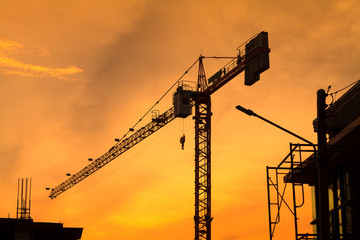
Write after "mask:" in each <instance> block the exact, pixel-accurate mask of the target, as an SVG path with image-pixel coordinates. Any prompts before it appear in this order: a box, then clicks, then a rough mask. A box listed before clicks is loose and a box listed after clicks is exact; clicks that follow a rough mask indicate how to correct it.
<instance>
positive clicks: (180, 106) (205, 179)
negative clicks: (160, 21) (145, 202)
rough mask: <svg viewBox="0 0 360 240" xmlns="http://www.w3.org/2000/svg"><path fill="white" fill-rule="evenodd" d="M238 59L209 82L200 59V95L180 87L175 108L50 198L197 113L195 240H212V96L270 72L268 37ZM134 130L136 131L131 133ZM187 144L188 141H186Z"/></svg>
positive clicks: (254, 41)
mask: <svg viewBox="0 0 360 240" xmlns="http://www.w3.org/2000/svg"><path fill="white" fill-rule="evenodd" d="M237 50H238V54H237V56H236V57H234V58H232V59H231V60H230V61H229V62H228V63H227V64H226V65H225V66H224V67H222V68H221V69H220V70H219V71H218V72H216V73H215V74H214V75H213V76H212V77H210V78H209V79H206V76H205V70H204V66H203V59H204V58H205V57H204V56H200V57H199V59H198V62H199V70H198V81H197V89H196V91H192V90H187V89H185V88H183V86H181V85H179V86H178V88H177V90H176V92H175V93H174V96H173V104H174V105H173V107H171V108H170V109H168V110H167V111H165V112H164V113H162V114H159V115H157V116H156V117H153V119H152V121H151V122H149V123H148V124H147V125H145V126H143V127H142V128H140V129H139V130H137V131H134V133H133V134H132V135H130V136H129V137H127V138H124V139H121V140H119V141H118V142H117V143H116V144H115V145H114V146H112V147H111V148H110V150H109V151H108V152H106V153H105V154H103V155H102V156H100V157H99V158H97V159H95V160H94V161H92V163H90V164H89V165H88V166H86V167H85V168H83V169H82V170H80V171H79V172H78V173H76V174H74V175H72V176H71V177H70V178H68V179H67V180H66V181H64V182H62V183H61V184H59V185H58V186H57V187H55V188H52V189H51V193H50V195H49V197H50V198H51V199H54V198H56V197H57V196H59V195H60V194H61V193H63V192H65V191H66V190H68V189H69V188H71V187H73V186H75V185H76V184H77V183H79V182H81V181H82V180H84V179H86V178H87V177H89V176H90V175H91V174H93V173H95V172H96V171H97V170H99V169H100V168H102V167H104V166H105V165H106V164H108V163H110V162H111V161H113V160H114V159H115V158H117V157H119V156H120V155H121V154H123V153H124V152H126V151H127V150H129V149H130V148H132V147H134V146H135V145H136V144H137V143H139V142H141V141H142V140H144V139H146V138H147V137H149V136H150V135H151V134H153V133H154V132H156V131H157V130H159V129H160V128H162V127H164V126H165V125H167V124H168V123H170V122H171V121H172V120H174V119H175V118H177V117H180V118H186V117H188V116H190V115H191V114H192V108H194V109H195V115H194V117H193V118H194V120H195V216H194V222H195V240H211V222H212V219H213V217H212V216H211V115H212V113H211V99H210V96H211V95H212V94H213V93H215V92H216V91H217V90H219V89H220V88H221V87H222V86H224V85H225V84H226V83H228V82H229V81H230V80H231V79H233V78H234V77H236V76H237V75H239V74H240V73H241V72H243V71H245V85H248V86H251V85H252V84H254V83H255V82H257V81H258V80H259V79H260V74H261V73H262V72H264V71H266V70H267V69H268V68H269V52H270V49H269V47H268V33H267V32H261V33H259V34H256V35H255V36H253V37H252V38H250V39H249V40H248V41H246V42H245V43H244V44H242V45H241V46H240V47H239V48H238V49H237ZM131 130H133V129H131ZM184 140H185V139H184Z"/></svg>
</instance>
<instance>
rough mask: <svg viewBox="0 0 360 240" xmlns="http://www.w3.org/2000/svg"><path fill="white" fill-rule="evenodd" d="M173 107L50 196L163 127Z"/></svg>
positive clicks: (63, 190) (172, 112)
mask: <svg viewBox="0 0 360 240" xmlns="http://www.w3.org/2000/svg"><path fill="white" fill-rule="evenodd" d="M174 118H175V117H174V107H172V108H170V109H169V110H167V111H166V112H165V113H163V114H161V115H160V116H159V117H157V118H156V119H153V120H152V121H151V122H150V123H149V124H147V125H146V126H144V127H142V128H141V129H139V130H138V131H136V132H135V133H134V134H132V135H131V136H130V137H128V138H126V139H124V140H122V141H121V142H118V143H117V144H115V145H114V146H113V147H111V148H110V150H109V151H108V152H107V153H105V154H104V155H102V156H101V157H99V158H97V159H96V160H95V161H94V162H92V163H91V164H89V165H88V166H86V167H85V168H83V169H82V170H81V171H79V172H78V173H76V174H74V175H73V176H71V177H70V178H69V179H67V180H66V181H65V182H63V183H61V184H60V185H58V186H57V187H55V188H53V189H51V193H50V196H49V197H50V198H51V199H53V198H56V197H57V196H58V195H59V194H61V193H63V192H65V191H66V190H68V189H69V188H71V187H72V186H74V185H76V184H77V183H79V182H81V181H82V180H84V179H85V178H87V177H88V176H90V175H91V174H93V173H94V172H96V171H97V170H99V169H100V168H102V167H103V166H105V165H106V164H108V163H109V162H111V161H112V160H114V159H115V158H117V157H118V156H120V155H121V154H123V153H124V152H126V151H127V150H129V149H130V148H132V147H133V146H135V145H136V144H137V143H139V142H141V141H142V140H144V139H145V138H147V137H148V136H150V135H151V134H153V133H154V132H156V131H157V130H159V129H160V128H162V127H164V126H165V125H166V124H168V123H169V122H171V121H172V120H173V119H174Z"/></svg>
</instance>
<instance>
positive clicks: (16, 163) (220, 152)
mask: <svg viewBox="0 0 360 240" xmlns="http://www.w3.org/2000/svg"><path fill="white" fill-rule="evenodd" d="M0 6H1V7H0V29H1V31H0V104H1V108H0V136H1V138H0V186H1V188H0V196H1V200H0V217H8V216H9V214H10V217H15V215H16V197H17V181H18V178H21V177H31V178H32V182H33V186H32V202H31V204H32V207H31V216H32V218H33V219H34V220H35V221H48V222H62V223H64V226H65V227H83V228H84V232H83V237H82V239H84V240H108V239H119V240H120V239H126V240H143V239H148V240H165V239H166V240H168V239H172V240H183V239H193V238H194V222H193V216H194V122H193V120H192V118H191V117H188V118H187V119H186V120H180V119H176V120H174V121H173V122H172V123H170V124H169V125H167V126H166V127H164V128H163V129H161V130H159V131H158V132H157V133H155V134H154V135H152V136H151V137H149V138H148V139H146V140H144V141H143V142H142V143H140V144H139V145H137V146H136V147H134V148H133V149H131V150H129V151H128V152H126V153H125V154H124V155H122V156H120V157H119V158H118V159H116V160H115V161H113V162H112V163H110V164H109V165H107V166H106V167H104V168H103V169H101V170H100V171H98V172H97V173H95V174H94V175H92V176H90V177H89V178H88V179H86V180H84V181H83V182H81V183H79V184H78V185H76V186H75V187H73V188H72V189H70V190H68V191H66V192H65V193H63V194H62V195H60V196H59V197H58V198H56V199H54V200H51V199H50V198H49V197H48V195H49V193H50V192H49V191H46V190H45V188H47V187H50V188H53V187H55V186H57V185H58V184H60V183H61V182H62V181H64V180H66V179H67V177H66V173H72V174H74V173H76V172H78V171H79V170H81V169H82V168H83V167H85V166H86V165H87V164H88V163H89V162H88V161H87V159H88V158H97V157H99V156H101V155H102V154H103V153H105V152H106V151H108V150H109V148H110V147H111V146H112V145H113V144H114V143H115V142H114V138H121V137H122V136H123V135H124V134H125V133H126V132H127V130H128V129H129V128H130V127H131V126H132V125H133V124H134V123H135V122H137V121H138V120H139V118H141V117H142V115H143V114H144V113H145V112H146V111H147V110H148V109H149V108H150V107H151V106H152V105H153V104H154V103H155V102H156V101H157V100H158V99H159V98H160V97H161V96H162V94H164V93H165V92H166V91H167V90H168V89H169V88H170V86H172V85H173V83H174V82H176V81H177V80H178V78H179V77H180V76H181V75H182V74H183V73H184V72H185V71H186V70H187V69H188V68H189V67H190V66H191V65H192V64H193V63H194V62H195V61H196V60H197V58H198V57H199V55H200V54H202V55H204V56H225V57H229V56H236V54H237V50H236V48H237V47H238V46H240V45H241V44H242V43H243V42H245V41H246V40H247V39H249V38H250V37H251V36H253V35H254V34H257V33H259V32H261V31H267V32H268V33H269V46H270V48H271V53H270V69H269V70H267V71H266V72H264V73H263V74H262V75H261V79H260V81H259V82H257V83H256V84H255V85H253V86H250V87H249V86H245V85H244V74H243V73H242V74H240V75H239V76H237V77H236V78H234V79H233V80H232V81H231V82H229V83H228V84H227V85H225V86H224V87H222V88H221V89H220V90H219V91H217V92H216V93H215V94H213V95H212V112H213V117H212V191H213V203H212V215H213V217H214V220H213V223H212V235H213V239H216V240H240V239H241V240H250V239H251V240H260V239H261V240H263V239H268V215H267V214H268V212H267V193H266V166H275V165H277V163H279V162H280V161H281V160H282V159H283V158H284V157H285V155H286V154H287V153H288V151H289V142H295V143H297V142H299V140H298V139H296V138H294V137H292V136H290V135H288V134H286V133H284V132H281V131H280V130H278V129H276V128H274V127H272V126H270V125H268V124H266V123H265V122H262V121H261V120H259V119H256V118H254V117H249V116H246V115H244V114H243V113H240V112H239V111H237V110H236V109H235V106H236V105H239V104H240V105H242V106H244V107H245V108H250V109H252V110H253V111H254V112H256V113H258V114H259V115H261V116H263V117H266V118H268V119H270V120H272V121H274V122H276V123H278V124H279V125H281V126H283V127H286V128H288V129H290V130H292V131H294V132H296V133H297V134H299V135H301V136H302V137H304V138H306V139H309V140H310V141H313V142H316V134H315V133H314V131H313V127H312V120H313V119H314V118H315V117H316V91H317V90H318V89H321V88H323V89H325V90H326V89H327V88H328V86H329V85H331V86H332V88H331V90H330V92H333V91H336V90H339V89H341V88H343V87H345V86H347V85H349V84H350V83H352V82H354V81H356V80H358V79H360V68H359V64H360V41H359V39H360V17H359V13H360V2H359V1H358V0H341V1H340V0H334V1H330V0H306V1H305V0H303V1H301V0H300V1H289V0H273V1H266V0H259V1H257V0H231V1H226V0H225V1H220V0H208V1H204V0H199V1H193V0H177V1H173V0H129V1H118V0H117V1H115V0H112V1H111V0H102V1H100V0H97V1H96V0H87V1H85V0H78V1H69V0H63V1H55V0H54V1H45V0H32V1H28V0H26V1H24V0H12V1H10V0H0ZM225 64H226V61H224V60H214V59H205V60H204V66H205V72H206V75H207V77H210V76H211V75H213V74H214V73H215V72H217V71H218V70H219V69H220V68H221V67H222V66H223V65H225ZM196 73H197V66H195V67H194V68H193V69H192V71H191V72H189V74H187V75H186V76H185V77H184V80H188V81H196ZM173 91H175V89H173V90H172V91H171V93H172V92H173ZM171 93H170V94H168V95H167V96H166V97H165V98H164V99H163V100H162V101H161V103H160V104H159V105H158V106H157V107H156V109H158V110H160V112H163V111H165V110H167V109H168V108H170V107H171V106H172V99H171V98H172V96H171ZM339 96H340V95H339ZM150 120H151V118H150V116H148V117H146V118H145V119H144V120H143V121H142V122H141V123H140V124H139V125H138V126H137V127H136V129H138V128H140V127H141V126H143V125H145V124H146V123H147V122H149V121H150ZM182 134H185V135H186V142H185V149H184V150H181V145H180V142H179V139H180V137H181V135H182ZM308 201H310V199H308ZM284 210H285V209H284ZM307 210H308V211H307V212H308V213H309V214H310V215H311V209H310V208H307ZM285 219H287V218H286V216H285ZM289 219H290V218H289ZM310 220H311V219H310ZM284 221H285V220H284ZM283 224H285V226H286V224H287V226H288V227H287V228H284V229H279V230H283V231H284V233H283V235H282V236H283V238H281V237H280V236H278V237H279V238H278V239H289V238H288V237H287V235H286V234H292V233H291V228H292V226H293V224H292V223H291V220H289V221H288V222H287V223H286V221H285V222H284V223H283ZM290 236H292V235H290Z"/></svg>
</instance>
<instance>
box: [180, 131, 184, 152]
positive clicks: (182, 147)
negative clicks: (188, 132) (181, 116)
mask: <svg viewBox="0 0 360 240" xmlns="http://www.w3.org/2000/svg"><path fill="white" fill-rule="evenodd" d="M180 143H181V149H182V150H184V143H185V134H183V135H182V137H181V138H180Z"/></svg>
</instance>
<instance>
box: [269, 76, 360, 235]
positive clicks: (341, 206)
mask: <svg viewBox="0 0 360 240" xmlns="http://www.w3.org/2000/svg"><path fill="white" fill-rule="evenodd" d="M336 93H337V92H335V93H333V94H327V93H325V91H324V90H319V91H318V114H317V118H316V119H315V120H314V122H313V125H314V130H315V132H317V134H318V143H317V144H290V152H289V154H287V155H286V157H285V158H284V159H283V160H282V161H281V162H280V163H279V164H278V166H276V167H267V183H268V209H269V229H270V239H271V240H273V239H274V240H275V239H278V237H281V235H282V234H281V233H278V232H276V230H277V225H285V224H289V223H287V222H282V221H280V210H281V211H282V209H284V208H285V209H289V210H290V212H291V214H292V215H293V218H294V224H295V226H294V231H295V232H294V239H296V240H300V239H317V240H328V239H331V240H339V239H344V240H359V239H360V174H359V173H360V81H357V83H356V84H355V85H353V87H352V88H351V89H349V90H348V91H347V92H346V93H345V94H343V95H342V96H341V97H340V98H339V99H338V100H337V101H334V97H335V96H336ZM330 97H331V98H332V99H331V98H330ZM326 98H328V99H327V102H330V101H331V100H332V103H331V104H329V105H326V104H325V99H326ZM286 185H289V186H291V187H290V188H287V189H286ZM307 187H310V188H312V199H311V200H310V199H305V198H306V196H305V195H304V188H307ZM289 190H290V194H285V193H286V192H289ZM299 195H300V196H299ZM304 201H312V202H313V204H312V206H313V219H312V221H309V223H308V224H309V225H312V226H313V232H302V230H301V229H300V227H299V226H298V221H299V219H301V216H299V212H300V208H301V207H302V206H303V205H304ZM275 233H276V234H275Z"/></svg>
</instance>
